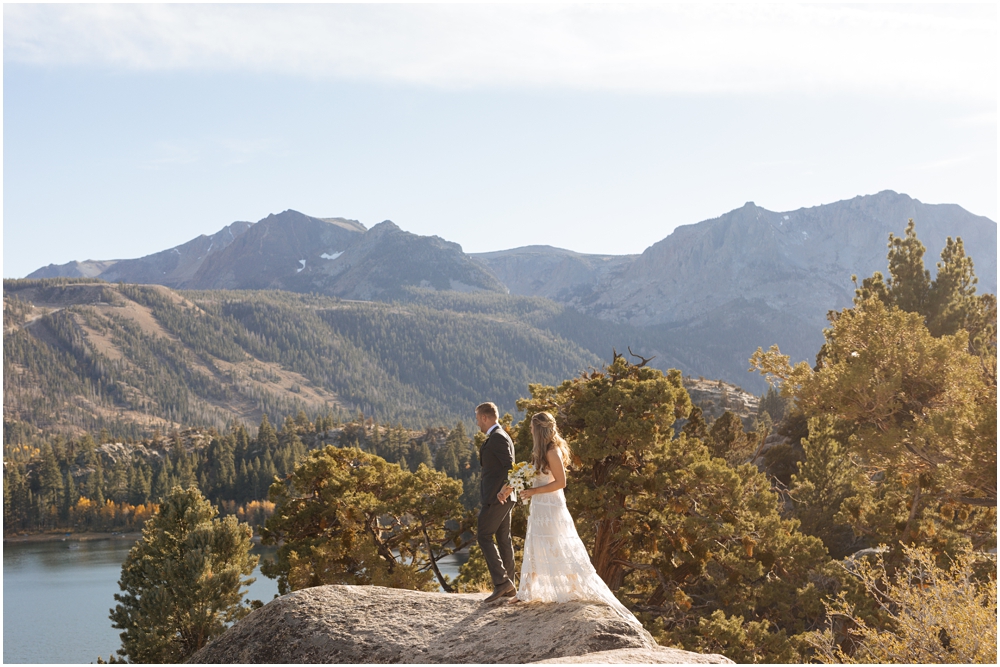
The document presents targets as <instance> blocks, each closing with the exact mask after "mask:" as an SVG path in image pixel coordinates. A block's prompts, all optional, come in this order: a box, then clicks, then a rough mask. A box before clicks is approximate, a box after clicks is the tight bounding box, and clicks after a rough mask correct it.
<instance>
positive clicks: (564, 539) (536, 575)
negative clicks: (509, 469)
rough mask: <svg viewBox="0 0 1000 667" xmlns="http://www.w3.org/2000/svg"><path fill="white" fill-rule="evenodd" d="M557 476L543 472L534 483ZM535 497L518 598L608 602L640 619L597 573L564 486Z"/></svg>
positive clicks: (541, 483)
mask: <svg viewBox="0 0 1000 667" xmlns="http://www.w3.org/2000/svg"><path fill="white" fill-rule="evenodd" d="M552 480H553V477H552V474H551V473H548V474H543V475H539V476H538V477H536V478H535V480H534V483H533V484H532V486H533V487H539V486H545V485H546V484H548V483H549V482H551V481H552ZM530 502H531V512H530V514H529V515H528V531H527V533H526V534H525V537H524V557H523V559H522V562H521V582H520V586H519V587H518V589H517V598H518V599H519V600H521V601H523V602H568V601H570V600H592V601H595V602H603V603H605V604H607V605H608V606H610V607H611V608H612V609H614V610H615V611H616V612H617V613H618V614H619V615H620V616H622V618H624V619H625V620H627V621H629V622H630V623H635V624H639V621H638V620H637V619H636V618H635V616H633V615H632V614H631V612H629V610H628V609H626V608H625V605H623V604H622V603H621V602H619V601H618V599H617V598H616V597H615V596H614V593H612V592H611V589H609V588H608V585H607V584H605V583H604V580H603V579H601V578H600V577H599V576H597V571H596V570H595V569H594V566H593V565H592V564H591V562H590V554H588V553H587V547H585V546H584V545H583V540H581V539H580V536H579V534H578V533H577V532H576V524H575V523H573V517H572V516H570V513H569V510H568V509H566V496H565V494H564V493H563V491H562V489H559V490H558V491H555V492H553V493H539V494H537V495H534V496H532V497H531V499H530Z"/></svg>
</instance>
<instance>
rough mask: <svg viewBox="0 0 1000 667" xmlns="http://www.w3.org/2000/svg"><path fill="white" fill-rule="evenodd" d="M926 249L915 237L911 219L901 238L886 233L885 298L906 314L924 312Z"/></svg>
mask: <svg viewBox="0 0 1000 667" xmlns="http://www.w3.org/2000/svg"><path fill="white" fill-rule="evenodd" d="M926 251H927V248H925V247H924V244H923V243H921V242H920V239H918V238H917V232H916V226H915V225H914V223H913V219H912V218H911V219H910V221H909V222H908V223H907V225H906V232H905V236H904V237H902V238H899V237H896V236H893V235H892V234H891V233H890V234H889V274H890V276H892V277H891V278H890V279H889V281H888V288H889V297H890V299H891V300H892V303H894V304H895V305H896V306H898V307H900V308H902V309H903V310H905V311H907V312H909V313H920V314H921V315H926V314H927V309H928V305H929V303H928V301H929V296H930V287H931V274H930V271H928V270H927V269H925V268H924V253H925V252H926Z"/></svg>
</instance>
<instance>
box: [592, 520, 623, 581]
mask: <svg viewBox="0 0 1000 667" xmlns="http://www.w3.org/2000/svg"><path fill="white" fill-rule="evenodd" d="M619 531H620V522H618V521H616V520H614V519H602V520H601V521H598V522H597V538H596V539H595V540H594V557H593V562H594V569H595V570H597V576H599V577H600V578H601V579H603V580H604V583H606V584H607V585H608V588H610V589H611V590H612V591H616V590H618V589H619V588H620V587H621V585H622V578H623V577H622V566H621V563H619V562H616V561H617V557H618V554H617V551H618V549H619V548H621V540H620V539H619V538H618V533H619Z"/></svg>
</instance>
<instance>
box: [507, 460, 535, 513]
mask: <svg viewBox="0 0 1000 667" xmlns="http://www.w3.org/2000/svg"><path fill="white" fill-rule="evenodd" d="M537 474H538V471H537V470H535V466H533V465H531V464H530V463H528V462H527V461H521V462H520V463H515V464H514V467H513V468H511V469H510V470H509V471H507V485H508V486H510V488H512V489H514V493H513V494H512V495H513V498H514V500H515V501H516V500H517V494H518V493H520V492H521V491H524V490H525V489H527V488H529V487H530V486H531V483H532V482H533V481H534V479H535V476H536V475H537ZM521 503H522V504H525V505H526V504H528V501H527V499H524V500H522V501H521Z"/></svg>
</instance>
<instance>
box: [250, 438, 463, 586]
mask: <svg viewBox="0 0 1000 667" xmlns="http://www.w3.org/2000/svg"><path fill="white" fill-rule="evenodd" d="M461 495H462V482H461V481H459V480H452V479H449V478H448V476H447V475H445V474H444V473H440V472H437V471H435V470H432V469H430V468H428V467H427V466H419V467H418V468H417V472H416V473H411V472H409V471H408V470H405V469H403V468H401V467H400V466H399V465H397V464H395V463H389V462H387V461H386V460H385V459H383V458H381V457H379V456H375V455H374V454H369V453H367V452H363V451H361V450H360V449H356V448H353V447H350V448H337V447H333V446H327V447H326V448H324V449H321V450H316V451H313V452H310V453H309V455H308V456H307V457H306V458H305V459H304V460H303V461H302V462H301V463H300V464H299V465H298V466H297V467H296V468H295V470H294V471H293V472H292V474H291V475H290V476H289V477H288V478H287V479H285V480H281V481H277V482H275V483H274V484H273V485H272V486H271V489H270V498H271V500H272V501H273V502H274V503H275V510H274V514H273V515H272V516H271V518H270V519H268V521H267V523H266V525H265V527H264V529H263V530H262V531H261V535H262V537H263V541H264V543H265V544H277V545H279V546H278V552H277V558H276V559H275V561H274V562H273V563H270V562H269V563H265V564H264V565H263V566H262V568H261V570H262V572H264V574H265V575H267V576H268V577H272V578H276V579H277V580H278V590H279V591H281V592H282V593H287V592H288V591H292V590H298V589H301V588H308V587H310V586H319V585H322V584H370V585H377V586H389V587H392V588H409V589H415V590H433V589H434V583H433V579H434V576H435V575H434V572H433V569H434V567H433V564H432V562H431V559H432V557H433V558H438V557H440V555H443V554H444V553H446V552H447V550H446V549H445V548H444V545H445V544H446V543H449V542H450V543H452V546H453V547H455V546H458V545H457V544H455V542H456V540H457V539H458V536H459V534H461V532H463V531H464V529H465V528H467V525H466V524H465V523H464V522H463V521H462V519H463V516H464V513H463V510H462V507H461V505H460V504H459V498H460V497H461ZM451 522H454V523H451ZM449 525H452V526H454V527H455V530H448V529H447V528H448V526H449Z"/></svg>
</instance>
